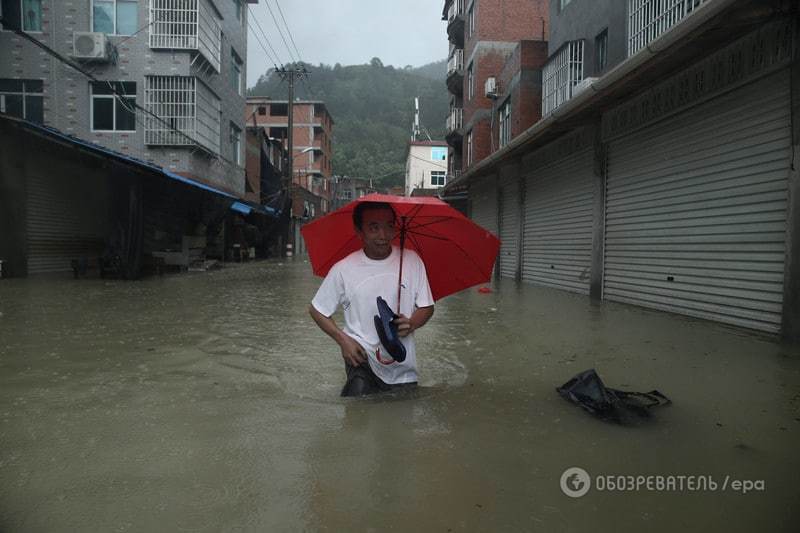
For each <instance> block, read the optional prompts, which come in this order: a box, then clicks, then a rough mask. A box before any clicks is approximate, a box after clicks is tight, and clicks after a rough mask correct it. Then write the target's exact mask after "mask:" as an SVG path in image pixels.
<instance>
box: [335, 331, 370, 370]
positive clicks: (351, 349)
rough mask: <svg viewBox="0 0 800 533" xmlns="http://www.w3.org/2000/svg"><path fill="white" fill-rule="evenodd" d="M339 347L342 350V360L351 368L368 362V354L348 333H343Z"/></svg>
mask: <svg viewBox="0 0 800 533" xmlns="http://www.w3.org/2000/svg"><path fill="white" fill-rule="evenodd" d="M339 347H340V348H341V349H342V358H343V359H344V361H345V363H347V364H348V365H350V366H360V365H361V363H364V362H365V361H366V360H367V352H365V351H364V348H363V347H362V346H361V345H360V344H359V343H358V341H356V340H355V339H353V338H352V337H350V336H349V335H347V334H346V333H342V335H341V338H340V339H339Z"/></svg>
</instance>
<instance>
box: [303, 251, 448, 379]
mask: <svg viewBox="0 0 800 533" xmlns="http://www.w3.org/2000/svg"><path fill="white" fill-rule="evenodd" d="M399 272H400V249H399V248H397V247H392V253H391V254H389V257H387V258H386V259H370V258H369V257H367V255H366V254H365V253H364V250H358V251H356V252H353V253H352V254H350V255H348V256H347V257H345V258H344V259H342V260H341V261H339V262H338V263H336V264H335V265H333V267H332V268H331V269H330V271H329V272H328V275H327V276H325V279H324V280H323V282H322V285H321V286H320V288H319V290H318V291H317V294H316V295H315V296H314V299H313V300H311V305H313V306H314V308H315V309H316V310H317V311H319V312H320V313H322V314H323V315H325V316H327V317H329V316H331V315H332V314H333V313H335V312H336V310H337V309H338V307H339V306H340V305H341V306H342V309H344V322H345V327H344V329H343V331H344V332H345V333H346V334H347V335H350V336H351V337H352V338H354V339H355V340H356V341H358V343H359V344H360V345H361V346H362V347H363V348H364V350H365V351H366V352H367V354H368V356H369V357H368V361H369V366H370V368H372V371H373V372H374V373H375V375H377V376H378V377H379V378H381V379H382V380H383V381H384V382H385V383H389V384H397V383H411V382H414V381H417V357H416V353H415V347H414V334H413V333H412V334H411V335H407V336H405V337H402V338H401V339H400V342H402V343H403V345H404V346H405V348H406V359H405V361H403V362H402V363H400V362H398V361H395V360H394V359H392V357H391V356H390V355H389V354H388V353H387V352H386V349H385V348H384V347H383V346H382V345H381V343H380V339H379V338H378V333H377V331H375V321H374V320H373V317H374V316H375V315H377V314H378V305H377V302H376V300H377V297H378V296H380V297H382V298H383V299H384V300H386V303H387V304H389V307H391V308H392V310H393V311H394V312H395V313H397V314H403V315H405V316H407V317H410V316H411V315H412V313H413V312H414V309H415V308H417V307H428V306H431V305H433V296H431V288H430V286H429V285H428V275H427V273H426V272H425V264H424V263H423V262H422V260H421V259H420V257H419V255H417V253H416V252H415V251H413V250H408V249H406V250H404V251H403V283H402V287H403V288H402V294H401V296H400V312H398V311H397V276H398V274H399Z"/></svg>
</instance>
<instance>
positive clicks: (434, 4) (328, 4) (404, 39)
mask: <svg viewBox="0 0 800 533" xmlns="http://www.w3.org/2000/svg"><path fill="white" fill-rule="evenodd" d="M276 1H277V2H278V4H279V5H280V9H281V10H282V11H283V15H284V16H285V18H286V23H287V24H288V26H289V29H290V30H291V32H292V36H293V37H294V42H295V44H296V45H297V49H298V50H299V52H300V55H301V56H302V57H301V59H302V60H303V61H305V62H307V63H312V64H314V65H316V64H319V63H325V64H329V65H334V64H336V63H341V64H342V65H357V64H363V63H368V62H369V60H370V59H372V58H373V57H379V58H380V59H381V61H383V64H384V65H394V66H396V67H404V66H405V65H413V66H415V67H418V66H420V65H424V64H425V63H430V62H432V61H438V60H440V59H444V58H445V57H447V33H446V23H445V22H444V21H442V20H441V18H442V6H443V5H444V1H443V0H395V1H387V0H259V2H258V4H248V5H249V6H250V10H251V13H252V14H254V15H255V18H256V19H257V20H258V22H259V23H260V25H261V28H262V29H263V31H264V33H265V34H266V36H267V38H268V40H269V42H270V43H271V44H272V48H273V49H274V51H275V53H277V55H278V58H277V59H278V61H280V62H282V63H285V62H289V61H290V60H291V59H290V57H289V52H288V51H287V50H286V46H285V45H284V44H283V40H282V39H281V36H280V34H279V33H278V31H277V29H276V27H275V22H274V21H273V17H272V15H270V11H269V9H268V7H269V8H272V12H273V13H274V16H275V18H276V19H277V20H278V23H279V24H281V29H282V30H284V27H283V21H282V20H281V15H280V13H279V11H278V8H277V6H276V3H275V2H276ZM249 25H250V26H251V27H252V30H253V31H254V32H255V33H256V34H257V35H258V37H259V38H261V41H262V43H263V45H264V47H262V45H261V44H259V42H258V41H257V40H256V39H255V37H254V36H253V32H251V31H248V44H247V86H248V87H251V86H252V85H254V84H255V82H256V80H257V79H258V77H259V76H260V75H261V74H263V73H264V72H266V71H267V69H268V68H270V67H271V66H272V65H273V63H274V61H275V58H274V55H273V58H272V59H270V58H269V56H268V54H267V53H265V52H264V48H266V49H267V50H268V51H269V54H272V51H271V50H270V48H269V45H268V44H267V43H266V42H264V38H263V37H262V35H261V32H260V31H259V29H258V24H256V22H255V21H254V20H253V19H252V17H251V19H250V21H249ZM284 36H285V37H286V40H287V42H288V43H289V46H290V47H292V42H291V40H290V39H289V36H288V35H286V34H285V32H284ZM292 52H293V53H294V48H292ZM295 55H296V54H295Z"/></svg>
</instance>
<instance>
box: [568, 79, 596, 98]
mask: <svg viewBox="0 0 800 533" xmlns="http://www.w3.org/2000/svg"><path fill="white" fill-rule="evenodd" d="M596 81H597V78H583V79H582V80H581V81H579V82H578V83H576V84H575V87H574V88H573V89H572V96H577V95H579V94H580V93H582V92H583V91H585V90H586V89H588V88H589V86H590V85H591V84H592V83H594V82H596Z"/></svg>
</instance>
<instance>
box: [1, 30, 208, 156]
mask: <svg viewBox="0 0 800 533" xmlns="http://www.w3.org/2000/svg"><path fill="white" fill-rule="evenodd" d="M12 31H13V32H14V33H15V34H17V35H19V36H20V37H22V38H23V39H25V40H27V41H30V42H31V43H33V44H34V45H36V46H38V47H39V48H41V49H42V50H44V51H45V52H47V53H48V54H50V55H51V56H53V57H55V58H56V59H57V60H59V61H61V62H62V63H64V64H65V65H67V66H69V67H70V68H72V69H74V70H76V71H77V72H79V73H81V74H83V75H84V76H86V77H87V78H89V79H90V80H91V81H93V82H96V83H101V82H103V81H104V80H99V79H97V77H95V76H94V74H92V73H90V72H87V71H86V70H85V69H84V68H83V67H81V66H80V65H78V64H77V63H75V62H74V61H72V60H70V59H68V58H66V57H64V56H63V55H61V54H60V53H58V52H56V51H55V50H53V49H52V48H50V47H49V46H47V45H46V44H44V43H43V42H41V41H39V40H38V39H35V38H33V37H31V36H30V35H28V34H27V33H25V32H24V31H22V30H20V29H18V28H12ZM111 92H112V94H113V95H114V96H115V97H116V99H117V100H119V101H121V100H122V98H123V97H125V96H126V95H124V94H120V93H119V92H118V91H117V89H116V88H114V87H112V88H111ZM133 105H134V107H136V109H139V110H140V111H142V112H143V113H146V114H147V115H149V116H151V117H153V118H154V119H156V120H157V121H159V122H160V123H161V124H163V125H164V126H166V127H167V128H168V129H169V130H170V131H173V132H175V133H177V134H179V135H180V136H182V137H184V138H186V139H188V140H189V141H190V142H191V144H192V145H194V144H199V143H198V141H197V140H196V139H193V138H192V137H190V136H189V135H187V134H186V133H184V132H182V131H181V130H179V129H177V128H175V127H174V126H172V125H171V124H170V123H168V122H167V121H166V120H164V119H163V118H161V117H159V116H158V115H156V114H155V113H153V112H152V111H150V110H149V109H147V108H145V107H143V106H141V105H140V104H138V103H135V102H134V104H133Z"/></svg>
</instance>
